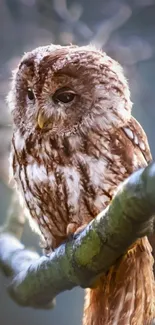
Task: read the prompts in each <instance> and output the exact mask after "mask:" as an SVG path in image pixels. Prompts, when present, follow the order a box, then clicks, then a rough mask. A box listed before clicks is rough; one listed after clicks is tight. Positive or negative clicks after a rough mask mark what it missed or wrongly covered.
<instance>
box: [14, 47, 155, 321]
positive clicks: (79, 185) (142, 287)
mask: <svg viewBox="0 0 155 325" xmlns="http://www.w3.org/2000/svg"><path fill="white" fill-rule="evenodd" d="M64 100H65V102H64ZM8 102H9V105H10V108H11V110H12V115H13V121H14V132H13V138H12V166H13V174H14V178H15V180H16V182H17V185H18V188H19V189H20V191H21V193H22V196H23V198H24V200H25V202H26V206H27V209H28V212H29V215H30V218H31V219H33V220H34V221H35V224H36V225H38V228H39V231H40V232H41V233H42V235H43V237H44V240H45V245H46V249H47V250H48V251H50V250H51V249H52V248H55V247H57V246H58V245H59V244H60V243H61V242H62V241H63V240H64V239H65V238H66V237H67V236H68V234H69V233H70V232H74V231H75V230H76V229H78V228H79V227H81V226H82V225H84V224H86V223H88V222H89V221H90V220H91V219H92V218H94V217H95V216H96V215H97V214H98V213H99V212H100V211H101V210H102V209H104V208H105V207H106V206H107V205H108V204H109V202H110V200H111V199H112V196H113V195H114V193H115V190H116V188H117V186H118V185H119V184H120V183H121V182H122V181H123V180H124V179H125V178H126V177H127V176H128V175H130V174H131V173H132V172H133V171H135V170H136V169H138V168H140V167H144V166H146V165H147V164H148V162H149V161H150V160H151V154H150V150H149V146H148V142H147V138H146V135H145V133H144V131H143V130H142V128H141V126H140V125H139V123H138V122H137V121H136V120H135V119H134V118H133V117H132V116H131V107H132V103H131V101H130V92H129V88H128V85H127V81H126V79H125V77H124V75H123V71H122V68H121V67H120V65H119V64H118V63H117V62H115V61H114V60H112V59H111V58H110V57H108V56H107V55H106V54H105V53H102V52H100V51H97V50H96V49H94V48H92V47H90V46H87V47H76V46H67V47H61V46H55V45H50V46H47V47H40V48H37V49H35V50H34V51H32V52H30V53H27V54H25V55H24V57H23V59H22V60H21V62H20V64H19V67H18V68H17V71H16V72H15V74H14V78H13V83H12V89H11V91H10V94H9V96H8ZM152 265H153V260H152V255H151V248H150V245H149V242H148V240H147V238H143V239H142V240H139V241H138V242H137V243H136V244H135V246H134V248H133V249H131V251H130V252H129V253H127V255H126V256H125V257H123V258H121V259H120V261H118V262H117V263H116V265H115V266H113V267H112V268H111V269H110V271H109V273H108V274H107V275H104V276H103V277H102V280H101V283H100V285H99V286H98V287H97V288H96V289H94V290H88V293H87V298H86V305H85V316H84V325H103V324H109V325H115V324H119V325H127V324H131V325H138V324H146V325H147V324H149V323H148V322H149V321H150V320H151V319H152V318H153V317H154V306H153V297H154V278H153V272H152ZM121 272H122V273H121ZM121 277H122V279H123V280H121ZM144 311H145V313H144ZM142 313H143V315H142ZM140 320H141V323H140Z"/></svg>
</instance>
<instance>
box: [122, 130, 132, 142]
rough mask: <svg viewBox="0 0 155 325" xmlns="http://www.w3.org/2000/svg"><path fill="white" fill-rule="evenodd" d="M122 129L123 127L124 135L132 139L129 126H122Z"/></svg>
mask: <svg viewBox="0 0 155 325" xmlns="http://www.w3.org/2000/svg"><path fill="white" fill-rule="evenodd" d="M123 129H124V131H125V133H126V135H127V136H128V138H130V139H131V140H133V137H134V135H133V132H132V131H131V130H130V129H129V128H123Z"/></svg>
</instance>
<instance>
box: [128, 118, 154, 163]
mask: <svg viewBox="0 0 155 325" xmlns="http://www.w3.org/2000/svg"><path fill="white" fill-rule="evenodd" d="M123 131H124V132H125V134H126V136H127V137H128V138H129V139H130V140H131V142H132V144H133V145H134V147H135V150H136V153H137V155H138V158H139V161H138V165H139V167H145V166H147V165H148V164H149V163H150V162H151V161H152V155H151V151H150V147H149V144H148V140H147V136H146V134H145V132H144V130H143V128H142V126H141V125H140V124H139V123H138V121H137V120H136V119H135V118H134V117H133V116H132V117H131V119H130V121H129V122H128V124H127V126H126V127H125V128H123ZM140 157H141V158H140Z"/></svg>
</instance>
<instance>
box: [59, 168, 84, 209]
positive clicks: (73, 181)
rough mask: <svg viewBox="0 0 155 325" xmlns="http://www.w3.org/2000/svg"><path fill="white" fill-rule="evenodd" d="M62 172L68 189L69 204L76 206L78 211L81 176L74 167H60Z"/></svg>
mask: <svg viewBox="0 0 155 325" xmlns="http://www.w3.org/2000/svg"><path fill="white" fill-rule="evenodd" d="M60 172H62V173H63V174H64V176H65V179H66V183H67V187H68V204H69V205H70V206H74V208H75V209H76V210H77V209H78V208H79V197H80V175H79V173H78V172H77V171H76V170H75V169H74V168H72V167H60Z"/></svg>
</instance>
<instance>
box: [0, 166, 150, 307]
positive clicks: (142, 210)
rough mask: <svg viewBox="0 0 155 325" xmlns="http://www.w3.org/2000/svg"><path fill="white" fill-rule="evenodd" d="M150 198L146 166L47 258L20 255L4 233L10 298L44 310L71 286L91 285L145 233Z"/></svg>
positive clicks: (2, 257) (0, 259)
mask: <svg viewBox="0 0 155 325" xmlns="http://www.w3.org/2000/svg"><path fill="white" fill-rule="evenodd" d="M154 193H155V164H154V163H152V164H151V165H149V166H148V167H146V168H145V169H141V170H139V171H137V172H136V173H134V174H133V175H131V176H130V177H129V178H128V179H127V180H126V181H125V182H124V183H123V184H122V185H121V186H120V187H119V189H118V191H117V194H116V195H115V197H114V199H113V200H112V202H111V204H110V205H109V206H108V208H107V209H105V210H104V211H103V212H101V213H100V214H99V215H98V216H97V217H96V218H95V219H94V220H93V221H92V222H90V223H89V224H88V226H87V227H86V228H85V230H84V231H82V232H81V234H79V235H78V236H76V237H75V238H73V239H72V240H70V241H68V242H65V243H63V244H62V245H61V246H60V247H59V248H57V249H56V250H55V251H54V252H53V253H52V254H51V255H50V256H49V257H46V256H42V257H39V255H38V254H37V253H35V252H31V251H29V250H26V249H25V247H24V246H23V245H22V244H21V243H20V242H19V240H18V239H16V238H15V236H14V235H13V232H12V234H11V233H9V232H8V233H7V232H6V229H5V231H4V232H2V233H1V235H0V266H1V268H2V269H3V271H4V272H5V274H6V275H7V276H12V282H11V284H10V286H9V288H8V290H9V293H10V295H11V297H12V298H13V299H14V300H15V301H16V302H17V303H18V304H20V305H22V306H31V307H37V308H49V307H51V306H53V305H52V303H51V301H52V299H53V298H54V297H55V296H56V295H57V294H59V293H60V292H63V291H65V290H69V289H72V288H73V287H75V286H81V287H83V288H84V287H91V286H93V282H94V281H95V279H96V277H97V276H98V275H99V274H100V273H101V272H105V271H107V270H108V269H109V268H110V266H111V265H112V264H114V263H115V261H116V259H117V258H118V257H120V256H121V255H122V254H124V253H125V252H126V250H127V249H128V248H129V246H130V245H131V244H132V243H133V242H135V241H136V239H138V238H139V237H143V236H145V235H147V234H149V233H150V231H151V227H152V224H153V217H152V216H153V214H155V195H154ZM8 229H9V228H8ZM11 229H12V228H11Z"/></svg>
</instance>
